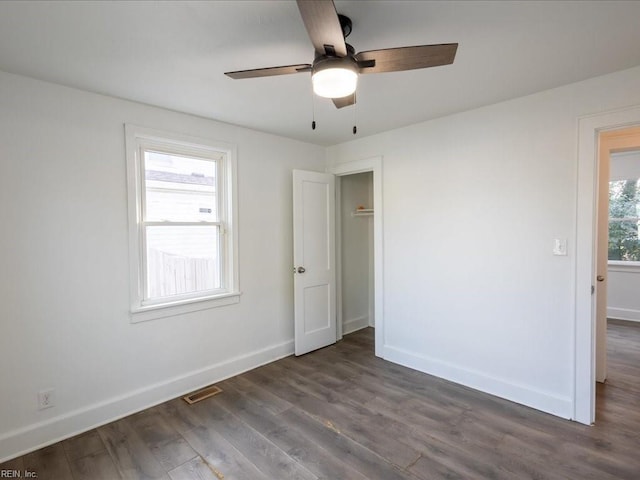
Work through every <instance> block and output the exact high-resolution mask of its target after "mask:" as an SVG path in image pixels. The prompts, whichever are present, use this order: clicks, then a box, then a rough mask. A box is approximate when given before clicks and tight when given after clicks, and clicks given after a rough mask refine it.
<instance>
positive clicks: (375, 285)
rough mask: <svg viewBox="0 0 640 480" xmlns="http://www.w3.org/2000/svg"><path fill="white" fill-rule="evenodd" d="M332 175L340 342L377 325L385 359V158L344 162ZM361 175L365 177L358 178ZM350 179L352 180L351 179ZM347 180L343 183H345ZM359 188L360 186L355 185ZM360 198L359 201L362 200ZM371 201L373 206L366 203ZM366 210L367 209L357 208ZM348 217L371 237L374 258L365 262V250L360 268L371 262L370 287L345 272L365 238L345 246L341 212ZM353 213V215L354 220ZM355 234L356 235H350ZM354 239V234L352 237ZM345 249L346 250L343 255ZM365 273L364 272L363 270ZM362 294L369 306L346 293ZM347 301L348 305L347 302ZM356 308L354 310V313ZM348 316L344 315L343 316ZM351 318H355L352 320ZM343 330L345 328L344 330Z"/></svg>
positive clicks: (379, 346)
mask: <svg viewBox="0 0 640 480" xmlns="http://www.w3.org/2000/svg"><path fill="white" fill-rule="evenodd" d="M330 172H331V173H333V174H334V175H336V177H337V180H338V185H339V187H338V188H336V190H337V192H338V200H337V202H336V203H337V213H338V215H337V221H336V227H337V229H336V230H339V231H336V237H337V239H338V248H337V252H336V257H337V259H338V262H337V266H338V267H337V272H336V274H337V278H338V285H337V287H338V289H337V290H338V295H337V302H336V303H337V312H338V339H340V338H342V335H343V333H345V332H348V331H349V330H350V329H353V330H355V329H357V328H360V327H361V326H364V323H365V321H366V323H367V325H371V326H374V328H375V355H376V356H378V357H381V358H384V338H385V336H384V322H385V318H384V305H383V292H384V290H383V279H384V275H383V268H384V264H383V244H382V242H383V236H382V232H383V230H382V225H383V206H382V157H372V158H367V159H363V160H356V161H352V162H347V163H342V164H340V165H337V166H335V167H333V168H331V169H330ZM360 174H365V175H364V176H362V177H359V175H360ZM348 177H351V178H348ZM343 179H344V182H343ZM343 183H344V184H345V185H346V189H347V190H348V191H347V192H346V193H347V195H346V197H345V199H344V200H343V199H342V195H341V193H342V185H343ZM355 185H357V187H356V186H355ZM367 189H370V191H371V195H370V196H368V195H369V194H368V193H367V194H366V195H367V196H360V195H361V194H364V193H365V191H366V190H367ZM359 199H360V200H359ZM367 202H371V203H367ZM358 207H364V208H358ZM343 210H344V212H345V215H347V216H348V218H347V220H348V219H351V220H354V221H358V222H360V224H358V223H351V225H352V226H354V227H355V230H359V231H360V234H362V233H363V230H364V228H363V227H366V229H367V231H368V234H367V239H366V240H365V241H367V242H368V246H367V248H366V250H368V251H370V252H371V255H370V256H369V254H367V258H368V260H365V261H363V257H364V255H362V253H363V252H364V249H363V250H361V251H360V252H359V254H358V265H360V268H365V267H364V263H366V262H370V263H369V268H370V270H369V272H368V275H367V280H366V282H367V285H366V286H365V285H363V283H361V282H358V280H357V279H355V280H354V278H355V276H354V273H356V274H357V272H350V273H349V272H347V273H346V277H347V278H344V275H343V273H344V270H345V269H346V268H347V267H348V266H349V262H343V258H344V256H345V255H348V254H349V251H354V250H355V249H357V248H359V247H362V245H357V239H358V238H360V239H362V238H364V237H363V236H362V235H360V236H356V237H355V240H356V242H353V240H354V238H351V239H350V242H351V244H348V245H344V246H343V245H342V231H341V230H342V228H341V227H342V221H341V218H342V212H343ZM351 214H354V216H353V217H351ZM351 233H353V232H351ZM351 237H353V235H351ZM343 249H346V251H345V252H343ZM361 271H362V270H361ZM347 279H349V280H348V281H352V280H354V285H355V287H354V286H353V285H350V286H346V285H344V281H345V280H347ZM354 288H355V290H357V291H360V292H362V291H363V289H364V290H365V291H368V292H369V293H368V295H367V300H366V302H367V305H366V306H365V305H363V303H362V302H363V300H362V299H363V296H362V295H360V297H358V299H356V300H355V303H354V299H355V298H356V297H353V298H350V299H345V298H344V295H343V293H344V292H345V289H346V293H347V294H350V293H349V290H350V289H352V290H353V289H354ZM345 300H346V303H345ZM354 308H355V310H354ZM357 311H360V312H368V314H367V315H368V318H367V319H364V318H362V315H357V314H356V313H353V316H352V314H351V313H350V312H357ZM345 313H346V314H347V315H344V314H345ZM351 317H352V318H351ZM343 327H346V328H345V330H344V331H343Z"/></svg>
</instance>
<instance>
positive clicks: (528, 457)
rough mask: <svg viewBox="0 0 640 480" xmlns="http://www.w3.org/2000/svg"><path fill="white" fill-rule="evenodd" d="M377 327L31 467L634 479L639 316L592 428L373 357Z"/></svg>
mask: <svg viewBox="0 0 640 480" xmlns="http://www.w3.org/2000/svg"><path fill="white" fill-rule="evenodd" d="M372 352H373V330H371V329H366V330H362V331H359V332H356V333H354V334H351V335H348V336H347V337H345V339H344V340H343V341H342V342H340V343H338V344H336V345H334V346H331V347H328V348H325V349H322V350H320V351H317V352H314V353H312V354H308V355H305V356H303V357H300V358H294V357H289V358H285V359H283V360H280V361H278V362H275V363H272V364H269V365H266V366H264V367H261V368H258V369H256V370H253V371H251V372H248V373H245V374H243V375H240V376H237V377H234V378H231V379H229V380H226V381H224V382H220V383H219V384H218V385H219V386H220V387H221V388H222V389H223V390H224V391H223V393H221V394H219V395H217V396H215V397H212V398H209V399H207V400H204V401H202V402H200V403H197V404H194V405H191V406H190V405H188V404H187V403H185V402H184V401H183V400H181V399H176V400H173V401H170V402H167V403H164V404H162V405H159V406H157V407H153V408H150V409H148V410H145V411H143V412H141V413H138V414H136V415H132V416H130V417H127V418H124V419H122V420H119V421H116V422H113V423H110V424H108V425H105V426H103V427H100V428H98V429H96V430H92V431H90V432H87V433H85V434H83V435H80V436H77V437H75V438H72V439H69V440H65V441H63V442H60V443H57V444H55V445H52V446H49V447H46V448H43V449H41V450H38V451H36V452H33V453H30V454H28V455H24V456H23V457H20V458H17V459H15V460H12V461H10V462H7V463H5V464H3V465H0V473H1V471H2V469H5V470H7V469H8V470H11V471H13V470H18V471H20V472H21V473H22V474H23V477H24V474H25V473H26V472H35V473H36V474H37V478H38V479H39V480H47V479H52V480H65V479H74V480H85V479H86V480H100V479H106V480H116V479H172V480H191V479H213V480H221V479H227V480H231V479H247V480H265V479H274V480H282V479H328V480H364V479H380V480H394V479H425V480H426V479H428V480H431V479H440V478H449V479H476V478H477V479H485V478H487V479H489V478H496V479H520V478H528V479H576V480H578V479H579V480H583V479H597V480H606V479H638V478H640V324H631V323H625V322H610V324H609V372H610V377H609V380H608V382H607V384H606V385H599V386H598V392H597V395H598V398H597V405H598V410H597V422H596V425H595V426H593V427H587V426H584V425H580V424H577V423H574V422H570V421H566V420H561V419H558V418H555V417H553V416H551V415H547V414H544V413H541V412H538V411H536V410H532V409H530V408H527V407H523V406H520V405H516V404H514V403H511V402H508V401H505V400H501V399H499V398H495V397H492V396H490V395H486V394H483V393H480V392H477V391H474V390H471V389H468V388H465V387H461V386H459V385H455V384H452V383H449V382H447V381H444V380H441V379H438V378H434V377H431V376H429V375H424V374H421V373H419V372H416V371H413V370H410V369H407V368H403V367H400V366H397V365H394V364H391V363H388V362H385V361H384V360H380V359H378V358H375V357H374V356H373V353H372Z"/></svg>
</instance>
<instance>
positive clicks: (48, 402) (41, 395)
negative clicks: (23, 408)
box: [38, 388, 56, 410]
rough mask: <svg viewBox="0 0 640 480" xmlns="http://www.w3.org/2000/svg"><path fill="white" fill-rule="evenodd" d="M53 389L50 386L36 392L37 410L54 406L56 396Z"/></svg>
mask: <svg viewBox="0 0 640 480" xmlns="http://www.w3.org/2000/svg"><path fill="white" fill-rule="evenodd" d="M55 393H56V392H55V390H54V389H53V388H50V389H48V390H41V391H39V392H38V410H44V409H45V408H51V407H55V405H56V397H55Z"/></svg>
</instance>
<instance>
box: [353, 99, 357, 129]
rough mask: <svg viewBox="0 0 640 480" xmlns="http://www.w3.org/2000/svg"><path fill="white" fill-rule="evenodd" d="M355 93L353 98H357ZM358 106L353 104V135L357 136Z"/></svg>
mask: <svg viewBox="0 0 640 480" xmlns="http://www.w3.org/2000/svg"><path fill="white" fill-rule="evenodd" d="M355 95H356V94H355V92H354V94H353V96H354V97H355ZM357 112H358V104H357V103H354V104H353V134H354V135H355V134H356V133H358V127H356V123H358V114H357Z"/></svg>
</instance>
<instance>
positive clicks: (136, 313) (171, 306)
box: [130, 292, 240, 323]
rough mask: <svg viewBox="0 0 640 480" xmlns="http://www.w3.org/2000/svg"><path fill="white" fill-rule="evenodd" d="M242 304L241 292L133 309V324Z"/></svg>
mask: <svg viewBox="0 0 640 480" xmlns="http://www.w3.org/2000/svg"><path fill="white" fill-rule="evenodd" d="M239 302H240V292H233V293H224V294H221V295H216V296H212V297H207V298H197V299H189V300H182V301H179V302H174V303H163V304H160V305H149V306H145V307H136V308H132V309H131V315H130V317H131V323H140V322H146V321H148V320H155V319H158V318H165V317H173V316H175V315H182V314H184V313H190V312H198V311H200V310H208V309H210V308H216V307H223V306H225V305H233V304H235V303H239Z"/></svg>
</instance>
